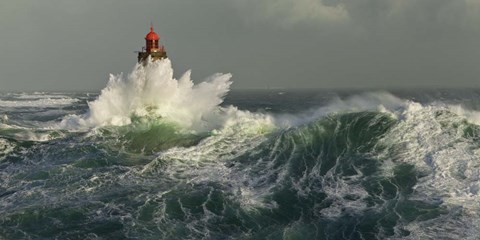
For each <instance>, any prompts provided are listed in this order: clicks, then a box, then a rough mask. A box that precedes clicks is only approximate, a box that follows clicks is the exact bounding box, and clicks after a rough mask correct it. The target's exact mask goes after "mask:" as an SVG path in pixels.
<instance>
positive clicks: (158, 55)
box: [138, 52, 167, 63]
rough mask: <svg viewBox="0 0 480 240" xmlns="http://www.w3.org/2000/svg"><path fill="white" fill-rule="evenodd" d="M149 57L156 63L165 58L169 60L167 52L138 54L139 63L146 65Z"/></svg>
mask: <svg viewBox="0 0 480 240" xmlns="http://www.w3.org/2000/svg"><path fill="white" fill-rule="evenodd" d="M148 56H150V57H151V58H152V61H156V60H160V59H163V58H167V53H166V52H138V62H139V63H141V62H143V63H146V62H147V59H148Z"/></svg>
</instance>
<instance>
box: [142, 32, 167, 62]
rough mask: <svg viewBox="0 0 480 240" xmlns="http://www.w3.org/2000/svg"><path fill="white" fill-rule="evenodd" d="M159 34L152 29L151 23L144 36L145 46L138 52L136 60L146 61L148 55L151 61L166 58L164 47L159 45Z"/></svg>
mask: <svg viewBox="0 0 480 240" xmlns="http://www.w3.org/2000/svg"><path fill="white" fill-rule="evenodd" d="M159 40H160V36H158V34H157V33H156V32H155V31H154V30H153V25H151V26H150V32H149V33H148V34H147V35H146V36H145V47H144V48H142V51H141V52H138V62H143V63H144V64H145V63H146V62H147V61H146V60H147V59H148V57H149V56H150V57H151V59H152V60H153V61H155V60H159V59H163V58H167V52H165V47H164V46H163V45H159V43H158V42H159Z"/></svg>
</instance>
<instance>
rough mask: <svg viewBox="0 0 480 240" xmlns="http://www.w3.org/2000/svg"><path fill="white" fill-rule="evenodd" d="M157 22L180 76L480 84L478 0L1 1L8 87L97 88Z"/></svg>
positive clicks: (286, 83) (122, 68) (268, 82)
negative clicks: (228, 74) (187, 72)
mask: <svg viewBox="0 0 480 240" xmlns="http://www.w3.org/2000/svg"><path fill="white" fill-rule="evenodd" d="M150 21H152V22H153V23H154V25H155V26H156V30H157V32H158V33H159V34H160V35H161V37H162V39H161V41H162V42H163V43H164V44H165V45H166V47H167V51H168V54H169V56H170V58H171V59H172V62H173V66H174V68H175V70H176V71H177V73H176V74H177V75H180V74H181V73H182V72H183V71H185V70H187V69H190V68H191V69H192V70H193V78H194V80H196V81H200V80H202V79H203V78H205V77H207V76H208V75H210V74H213V73H215V72H231V73H232V74H233V76H234V78H233V80H234V85H233V88H237V89H240V88H362V87H363V88H417V87H425V88H431V87H435V88H450V87H458V88H461V87H478V86H479V84H478V80H479V78H480V68H479V67H478V64H479V63H480V47H479V45H480V44H479V43H480V24H479V23H480V1H478V0H416V1H414V0H263V1H254V0H204V1H194V0H180V1H173V0H165V1H153V0H143V1H113V0H105V1H91V0H87V1H73V0H66V1H65V0H63V1H60V0H45V1H33V0H20V1H15V2H13V1H10V2H9V1H3V2H2V3H0V33H1V36H0V90H2V91H31V90H100V89H101V88H103V86H104V85H105V82H106V79H107V76H108V74H109V73H119V72H129V71H130V70H131V69H132V67H133V65H134V64H135V60H136V56H135V54H134V53H133V51H134V50H139V49H140V48H141V46H142V45H143V44H144V43H143V37H144V35H145V34H146V32H147V31H148V24H149V22H150Z"/></svg>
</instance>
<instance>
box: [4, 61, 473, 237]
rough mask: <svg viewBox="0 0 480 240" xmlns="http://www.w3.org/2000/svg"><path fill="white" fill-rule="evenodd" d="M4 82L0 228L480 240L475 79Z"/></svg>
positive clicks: (40, 232)
mask: <svg viewBox="0 0 480 240" xmlns="http://www.w3.org/2000/svg"><path fill="white" fill-rule="evenodd" d="M172 76H173V69H172V68H171V64H170V61H169V60H168V59H167V60H163V61H157V62H154V63H149V64H148V65H146V66H142V65H137V66H136V67H135V68H134V69H133V71H132V73H130V74H129V75H128V76H122V75H112V76H111V77H110V81H109V82H108V84H107V86H106V87H105V89H103V90H102V91H101V92H99V93H53V92H35V93H2V94H0V239H478V238H479V237H480V230H479V229H480V215H479V213H480V193H479V191H480V181H479V180H480V126H479V124H480V111H479V110H480V90H429V91H426V90H415V91H409V90H401V91H400V90H397V91H366V90H365V91H360V90H358V91H334V90H323V91H321V90H308V91H307V90H305V91H300V90H298V91H289V90H257V91H232V92H229V88H230V84H231V80H230V77H231V76H230V75H229V74H214V75H212V77H210V78H209V79H206V80H205V81H204V82H202V83H200V84H197V85H194V84H193V83H192V81H191V80H190V73H189V72H187V73H185V74H184V75H183V76H182V77H181V78H180V79H179V80H176V79H174V78H173V77H172Z"/></svg>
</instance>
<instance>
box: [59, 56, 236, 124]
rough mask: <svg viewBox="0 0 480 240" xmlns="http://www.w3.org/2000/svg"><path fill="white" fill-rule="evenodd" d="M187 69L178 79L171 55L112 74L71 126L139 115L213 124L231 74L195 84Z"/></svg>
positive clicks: (70, 120) (124, 120) (125, 120)
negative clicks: (98, 93) (83, 112)
mask: <svg viewBox="0 0 480 240" xmlns="http://www.w3.org/2000/svg"><path fill="white" fill-rule="evenodd" d="M190 74H191V71H187V72H186V73H184V74H183V76H182V77H181V78H180V79H178V80H176V79H175V78H174V77H173V69H172V65H171V62H170V60H169V59H162V60H160V61H154V62H152V61H149V62H148V63H147V64H136V66H135V68H134V70H133V71H132V73H131V74H129V75H128V77H126V78H125V77H124V76H123V74H119V75H113V74H111V75H110V80H109V82H108V84H107V86H106V87H105V88H104V89H103V90H102V91H101V93H100V95H99V97H98V98H97V99H96V100H95V101H93V102H89V103H88V105H89V108H90V110H89V112H88V113H87V114H85V115H84V116H72V115H71V116H68V117H66V118H65V119H64V120H63V121H62V125H64V126H66V127H67V128H76V127H88V128H90V127H98V126H109V125H110V126H112V125H113V126H123V125H128V124H130V123H131V122H132V118H135V117H140V118H144V117H153V118H163V119H165V120H167V121H172V122H174V123H176V124H178V125H179V126H181V127H183V128H186V129H192V130H197V131H201V130H204V129H205V128H209V127H210V126H208V125H209V123H212V124H213V122H214V121H207V120H208V119H211V118H213V117H212V115H215V114H216V112H217V110H218V106H219V104H221V103H222V102H223V97H224V96H225V95H226V94H227V93H228V91H229V90H230V85H231V83H232V82H231V81H230V78H231V74H220V73H217V74H214V75H212V76H210V77H209V78H207V79H206V80H205V81H204V82H201V83H199V84H194V83H193V82H192V80H191V78H190Z"/></svg>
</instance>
